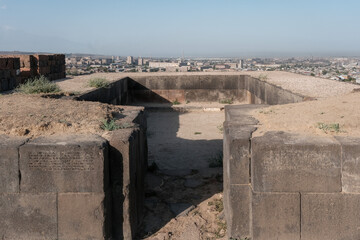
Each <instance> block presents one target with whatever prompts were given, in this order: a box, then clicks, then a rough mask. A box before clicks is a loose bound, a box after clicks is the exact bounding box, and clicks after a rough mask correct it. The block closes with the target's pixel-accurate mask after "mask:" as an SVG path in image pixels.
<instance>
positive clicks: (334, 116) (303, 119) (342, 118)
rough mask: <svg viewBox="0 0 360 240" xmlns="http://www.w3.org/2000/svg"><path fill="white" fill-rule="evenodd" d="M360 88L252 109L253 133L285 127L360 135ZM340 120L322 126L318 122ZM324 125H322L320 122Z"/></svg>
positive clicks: (284, 128)
mask: <svg viewBox="0 0 360 240" xmlns="http://www.w3.org/2000/svg"><path fill="white" fill-rule="evenodd" d="M359 110H360V92H355V93H350V94H346V95H343V96H339V97H330V98H327V99H321V100H317V101H308V102H302V103H296V104H286V105H277V106H270V107H267V108H263V109H260V110H255V111H253V113H252V114H253V115H254V117H255V118H256V119H258V120H259V121H260V124H261V125H259V128H258V130H257V131H256V132H255V133H254V135H262V134H263V133H264V132H265V131H286V132H294V133H302V134H308V135H314V134H315V135H322V136H331V135H342V136H358V137H360V111H359ZM322 123H323V124H327V125H328V126H330V125H331V124H339V129H338V131H337V130H336V129H334V128H333V127H330V128H329V129H328V130H326V129H321V128H322V127H321V124H322ZM323 126H324V125H323Z"/></svg>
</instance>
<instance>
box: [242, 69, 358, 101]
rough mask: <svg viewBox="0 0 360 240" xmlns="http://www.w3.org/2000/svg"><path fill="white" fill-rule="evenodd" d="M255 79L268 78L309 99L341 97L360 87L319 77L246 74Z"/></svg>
mask: <svg viewBox="0 0 360 240" xmlns="http://www.w3.org/2000/svg"><path fill="white" fill-rule="evenodd" d="M246 73H247V74H248V75H250V76H253V77H259V76H266V79H263V80H264V81H266V82H270V83H272V84H275V85H277V86H280V87H282V88H284V89H287V90H290V91H291V92H294V93H299V94H302V95H304V96H307V97H314V98H325V97H332V96H340V95H343V94H347V93H350V92H351V91H353V90H354V89H356V88H359V89H360V85H357V84H352V83H346V82H339V81H336V80H329V79H324V78H319V77H311V76H305V75H300V74H295V73H289V72H281V71H269V72H261V71H257V72H246Z"/></svg>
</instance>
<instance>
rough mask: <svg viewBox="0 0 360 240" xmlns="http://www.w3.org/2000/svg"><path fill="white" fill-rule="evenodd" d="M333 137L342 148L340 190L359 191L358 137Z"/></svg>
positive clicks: (359, 149) (359, 155)
mask: <svg viewBox="0 0 360 240" xmlns="http://www.w3.org/2000/svg"><path fill="white" fill-rule="evenodd" d="M335 138H336V139H337V140H338V141H339V142H340V144H341V148H342V151H341V152H342V191H343V192H352V193H360V138H351V137H335Z"/></svg>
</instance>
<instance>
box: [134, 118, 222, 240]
mask: <svg viewBox="0 0 360 240" xmlns="http://www.w3.org/2000/svg"><path fill="white" fill-rule="evenodd" d="M223 121H224V112H223V111H217V112H214V111H211V112H204V111H194V112H189V113H179V112H149V113H148V132H149V136H148V144H149V164H150V165H152V168H150V170H151V172H149V173H148V174H147V178H146V201H145V206H146V214H145V218H144V223H143V225H142V229H141V234H140V236H139V238H140V239H148V240H156V239H158V240H163V239H187V240H192V239H193V240H198V239H225V238H224V236H225V234H226V232H225V231H226V225H225V221H224V213H223V205H222V168H221V167H214V168H210V167H209V164H210V163H211V162H212V163H213V164H214V165H216V164H215V163H217V162H218V161H219V158H220V157H221V152H222V132H221V126H222V123H223ZM220 164H221V163H220ZM154 166H157V168H155V167H154Z"/></svg>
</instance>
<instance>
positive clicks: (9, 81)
mask: <svg viewBox="0 0 360 240" xmlns="http://www.w3.org/2000/svg"><path fill="white" fill-rule="evenodd" d="M19 73H20V59H19V58H10V57H7V58H0V92H2V91H8V90H11V89H13V88H14V87H15V86H17V84H18V81H19V79H18V75H19Z"/></svg>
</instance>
